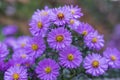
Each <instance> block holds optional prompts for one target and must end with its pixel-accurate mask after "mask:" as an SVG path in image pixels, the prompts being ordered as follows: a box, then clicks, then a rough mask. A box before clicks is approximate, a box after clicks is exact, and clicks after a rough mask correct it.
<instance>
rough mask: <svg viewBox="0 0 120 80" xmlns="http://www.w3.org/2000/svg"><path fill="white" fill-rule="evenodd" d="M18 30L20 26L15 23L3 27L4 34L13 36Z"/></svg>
mask: <svg viewBox="0 0 120 80" xmlns="http://www.w3.org/2000/svg"><path fill="white" fill-rule="evenodd" d="M17 32H18V28H17V26H15V25H8V26H5V27H4V28H3V29H2V34H3V35H4V36H12V35H15V34H16V33H17Z"/></svg>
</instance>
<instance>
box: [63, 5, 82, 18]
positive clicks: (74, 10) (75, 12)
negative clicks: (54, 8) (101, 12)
mask: <svg viewBox="0 0 120 80" xmlns="http://www.w3.org/2000/svg"><path fill="white" fill-rule="evenodd" d="M65 7H67V9H68V10H69V12H70V14H71V15H72V18H80V17H81V16H83V13H82V12H81V8H79V7H78V6H73V5H71V6H65Z"/></svg>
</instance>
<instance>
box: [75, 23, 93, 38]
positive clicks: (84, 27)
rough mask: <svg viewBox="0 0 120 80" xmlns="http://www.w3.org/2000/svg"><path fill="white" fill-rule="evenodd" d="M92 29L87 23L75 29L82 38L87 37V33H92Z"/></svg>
mask: <svg viewBox="0 0 120 80" xmlns="http://www.w3.org/2000/svg"><path fill="white" fill-rule="evenodd" d="M93 31H94V29H93V28H92V26H91V25H89V24H88V23H83V22H82V23H81V24H80V25H79V26H78V28H77V29H76V32H78V33H79V34H82V35H83V36H87V35H88V34H89V33H91V32H93Z"/></svg>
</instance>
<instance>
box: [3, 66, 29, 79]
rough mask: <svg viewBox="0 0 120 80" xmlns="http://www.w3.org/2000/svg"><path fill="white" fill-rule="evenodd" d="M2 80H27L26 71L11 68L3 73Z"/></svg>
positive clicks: (14, 67)
mask: <svg viewBox="0 0 120 80" xmlns="http://www.w3.org/2000/svg"><path fill="white" fill-rule="evenodd" d="M4 80H28V79H27V69H26V68H24V67H21V66H20V67H18V66H12V67H10V68H9V69H8V70H7V71H6V72H5V75H4Z"/></svg>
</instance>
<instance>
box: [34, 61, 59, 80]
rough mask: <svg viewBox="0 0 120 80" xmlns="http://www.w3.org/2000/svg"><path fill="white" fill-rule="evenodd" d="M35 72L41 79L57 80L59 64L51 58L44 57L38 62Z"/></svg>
mask: <svg viewBox="0 0 120 80" xmlns="http://www.w3.org/2000/svg"><path fill="white" fill-rule="evenodd" d="M36 73H37V74H38V77H39V78H40V79H41V80H57V76H58V75H59V65H58V64H57V63H56V62H55V61H54V60H52V59H44V60H42V61H40V62H39V64H38V66H37V68H36Z"/></svg>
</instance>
